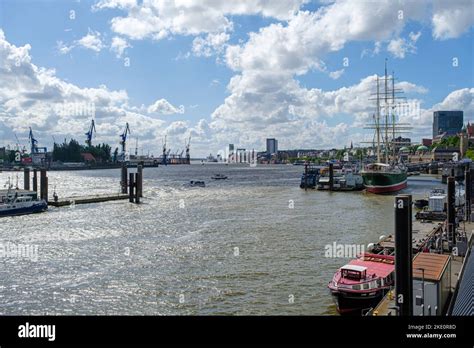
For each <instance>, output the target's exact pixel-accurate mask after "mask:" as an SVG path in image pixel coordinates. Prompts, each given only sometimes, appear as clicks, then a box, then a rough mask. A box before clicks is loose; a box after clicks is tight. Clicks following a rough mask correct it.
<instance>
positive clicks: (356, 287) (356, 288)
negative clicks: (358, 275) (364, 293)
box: [352, 284, 360, 290]
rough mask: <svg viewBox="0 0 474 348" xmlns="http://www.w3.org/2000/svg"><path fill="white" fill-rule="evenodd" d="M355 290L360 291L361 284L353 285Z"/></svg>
mask: <svg viewBox="0 0 474 348" xmlns="http://www.w3.org/2000/svg"><path fill="white" fill-rule="evenodd" d="M352 289H353V290H360V284H356V285H352Z"/></svg>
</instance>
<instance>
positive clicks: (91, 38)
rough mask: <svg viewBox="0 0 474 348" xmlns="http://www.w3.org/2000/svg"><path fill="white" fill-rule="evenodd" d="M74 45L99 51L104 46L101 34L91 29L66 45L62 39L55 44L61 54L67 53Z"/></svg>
mask: <svg viewBox="0 0 474 348" xmlns="http://www.w3.org/2000/svg"><path fill="white" fill-rule="evenodd" d="M75 47H82V48H85V49H88V50H91V51H94V52H97V53H99V52H100V51H101V50H102V49H103V48H105V47H106V46H105V45H104V44H103V42H102V39H101V34H100V33H99V32H97V31H94V30H91V29H89V30H88V33H87V35H85V36H83V37H82V38H80V39H79V40H75V41H74V42H73V43H72V44H71V45H69V46H67V45H66V44H65V43H63V42H62V41H58V42H57V46H56V48H57V50H58V52H59V53H61V54H66V53H69V52H70V51H71V50H72V49H73V48H75Z"/></svg>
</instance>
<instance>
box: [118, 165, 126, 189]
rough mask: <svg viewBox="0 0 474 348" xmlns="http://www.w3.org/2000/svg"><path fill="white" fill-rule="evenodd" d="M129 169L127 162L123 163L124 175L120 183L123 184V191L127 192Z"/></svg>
mask: <svg viewBox="0 0 474 348" xmlns="http://www.w3.org/2000/svg"><path fill="white" fill-rule="evenodd" d="M127 173H128V169H127V165H126V164H125V163H123V164H122V173H121V174H122V176H121V180H120V184H121V185H122V193H127V187H128V182H127V177H128V174H127Z"/></svg>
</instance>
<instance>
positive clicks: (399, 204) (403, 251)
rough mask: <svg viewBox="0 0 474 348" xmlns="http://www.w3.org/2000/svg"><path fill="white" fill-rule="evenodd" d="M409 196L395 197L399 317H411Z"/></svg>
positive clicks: (396, 290)
mask: <svg viewBox="0 0 474 348" xmlns="http://www.w3.org/2000/svg"><path fill="white" fill-rule="evenodd" d="M411 200H412V198H411V195H399V196H397V197H395V294H396V297H395V299H396V305H397V307H398V313H399V315H400V316H411V315H413V300H412V297H413V265H412V260H413V255H412V254H413V249H412V248H413V246H412V232H413V231H412V204H411Z"/></svg>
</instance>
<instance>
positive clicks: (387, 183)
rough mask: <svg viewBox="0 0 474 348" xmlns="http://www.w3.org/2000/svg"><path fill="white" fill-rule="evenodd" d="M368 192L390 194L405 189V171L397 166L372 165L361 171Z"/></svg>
mask: <svg viewBox="0 0 474 348" xmlns="http://www.w3.org/2000/svg"><path fill="white" fill-rule="evenodd" d="M361 175H362V178H363V179H364V186H365V188H366V190H367V191H368V192H372V193H390V192H397V191H400V190H402V189H404V188H406V187H407V171H406V169H405V168H404V167H403V166H401V165H399V166H396V165H390V164H386V163H372V164H369V165H367V167H366V168H365V169H364V170H362V171H361Z"/></svg>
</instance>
